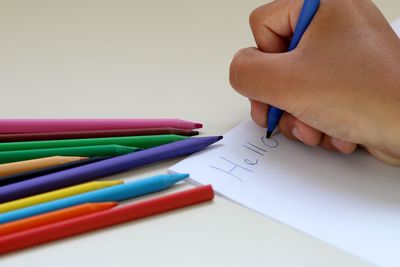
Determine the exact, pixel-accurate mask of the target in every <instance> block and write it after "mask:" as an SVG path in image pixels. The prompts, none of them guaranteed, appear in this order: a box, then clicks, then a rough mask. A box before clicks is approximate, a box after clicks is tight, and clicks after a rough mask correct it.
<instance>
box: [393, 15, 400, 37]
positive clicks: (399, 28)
mask: <svg viewBox="0 0 400 267" xmlns="http://www.w3.org/2000/svg"><path fill="white" fill-rule="evenodd" d="M392 27H393V29H394V31H395V32H396V33H397V35H398V36H399V37H400V18H398V19H397V20H395V21H394V22H393V23H392Z"/></svg>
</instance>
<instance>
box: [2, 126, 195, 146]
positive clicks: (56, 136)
mask: <svg viewBox="0 0 400 267" xmlns="http://www.w3.org/2000/svg"><path fill="white" fill-rule="evenodd" d="M161 134H176V135H184V136H195V135H198V134H199V132H198V131H193V130H185V129H178V128H168V127H166V128H147V129H146V128H144V129H142V128H141V129H121V130H92V131H72V132H49V133H20V134H0V142H21V141H42V140H62V139H80V138H99V137H116V136H142V135H161Z"/></svg>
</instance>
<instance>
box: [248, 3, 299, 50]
mask: <svg viewBox="0 0 400 267" xmlns="http://www.w3.org/2000/svg"><path fill="white" fill-rule="evenodd" d="M302 6H303V1H301V0H297V1H292V0H277V1H273V2H271V3H269V4H266V5H263V6H261V7H259V8H257V9H255V10H254V11H253V12H252V13H251V15H250V19H249V20H250V27H251V30H252V32H253V35H254V39H255V41H256V43H257V46H258V48H259V49H260V50H261V51H263V52H268V53H281V52H287V49H288V45H289V40H290V37H291V36H292V34H293V31H294V28H295V26H296V23H297V19H298V16H299V14H300V11H301V8H302Z"/></svg>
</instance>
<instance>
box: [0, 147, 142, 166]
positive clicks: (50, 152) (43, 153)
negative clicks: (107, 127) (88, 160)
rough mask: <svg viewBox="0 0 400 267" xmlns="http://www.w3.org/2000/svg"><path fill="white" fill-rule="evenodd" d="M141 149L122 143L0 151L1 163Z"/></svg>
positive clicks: (114, 153)
mask: <svg viewBox="0 0 400 267" xmlns="http://www.w3.org/2000/svg"><path fill="white" fill-rule="evenodd" d="M137 150H139V149H138V148H136V147H128V146H120V145H103V146H81V147H60V148H47V149H33V150H16V151H3V152H0V163H8V162H15V161H21V160H28V159H37V158H44V157H50V156H80V157H97V156H98V157H101V156H119V155H123V154H128V153H132V152H135V151H137Z"/></svg>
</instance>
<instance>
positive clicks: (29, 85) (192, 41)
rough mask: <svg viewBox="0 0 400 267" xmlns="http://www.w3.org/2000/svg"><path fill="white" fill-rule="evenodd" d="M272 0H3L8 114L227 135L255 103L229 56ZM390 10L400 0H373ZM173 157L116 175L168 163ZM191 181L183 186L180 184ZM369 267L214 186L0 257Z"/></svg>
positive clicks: (83, 262) (0, 68)
mask: <svg viewBox="0 0 400 267" xmlns="http://www.w3.org/2000/svg"><path fill="white" fill-rule="evenodd" d="M264 2H265V1H261V0H259V1H256V0H246V1H245V0H243V1H228V0H220V1H211V0H204V1H188V0H186V1H183V0H181V1H179V0H170V1H161V0H158V1H155V0H148V1H144V0H142V1H135V0H131V1H128V0H127V1H123V0H117V1H90V0H80V1H55V0H52V1H51V0H48V1H44V0H37V1H20V0H8V1H6V0H1V1H0V38H1V41H0V92H1V98H0V112H1V116H2V117H181V118H185V119H190V120H196V121H201V122H204V124H205V128H204V130H203V132H202V133H203V134H222V133H224V132H225V131H227V130H228V129H230V128H232V127H233V126H234V125H236V124H238V123H240V122H241V121H242V120H244V119H245V118H246V117H247V116H248V114H249V108H248V102H247V100H246V99H243V98H242V97H240V96H238V95H237V94H236V93H234V92H233V91H232V89H231V88H230V86H229V83H228V67H229V63H230V60H231V58H232V55H233V54H234V53H235V51H236V50H238V49H239V48H241V47H246V46H252V45H254V44H253V40H252V36H251V34H250V30H249V27H248V22H247V20H248V14H249V13H250V12H251V10H252V9H254V8H255V7H257V6H259V5H261V4H263V3H264ZM375 2H376V4H377V5H378V6H379V7H380V8H381V10H382V11H383V13H384V14H385V16H386V17H387V18H388V19H389V20H392V19H394V18H396V17H397V16H400V2H398V1H394V0H391V1H389V0H380V1H378V0H376V1H375ZM174 162H176V160H172V161H169V162H166V163H163V164H157V165H155V166H153V167H147V168H142V169H140V170H136V171H132V172H130V173H125V174H121V175H117V176H115V177H113V178H125V179H134V178H136V177H139V176H143V175H149V174H155V173H162V172H164V171H165V170H166V168H167V167H168V166H170V165H172V164H173V163H174ZM184 187H189V186H188V185H184V186H180V187H179V188H178V189H181V188H184ZM34 264H37V265H39V264H40V265H41V266H70V265H71V264H77V266H95V265H96V266H132V265H135V266H216V267H217V266H218V267H220V266H230V267H233V266H238V267H239V266H368V264H366V263H363V262H362V261H361V260H359V259H356V258H354V257H352V256H350V255H347V254H345V253H343V252H341V251H338V250H336V249H334V248H332V247H330V246H328V245H326V244H324V243H322V242H319V241H318V240H315V239H313V238H311V237H308V236H306V235H304V234H302V233H299V232H297V231H295V230H292V229H290V228H288V227H286V226H284V225H282V224H280V223H277V222H275V221H274V220H271V219H269V218H266V217H263V216H261V215H258V214H256V213H254V212H252V211H250V210H247V209H245V208H243V207H240V206H238V205H236V204H233V203H231V202H228V201H226V200H224V199H222V198H219V197H217V198H216V199H215V201H214V202H213V203H209V204H205V205H200V206H197V207H193V208H188V209H185V210H182V211H179V212H173V213H169V214H166V215H162V216H158V217H154V218H149V219H145V220H141V221H138V222H135V223H130V224H126V225H123V226H119V227H115V228H112V229H109V230H106V231H100V232H97V233H95V234H88V235H85V236H80V237H77V238H72V239H68V240H64V241H62V242H57V243H54V244H51V245H46V246H42V247H40V248H35V249H31V250H28V251H25V252H23V253H15V254H13V255H10V256H7V257H4V258H2V260H1V261H0V266H13V267H18V266H36V265H34Z"/></svg>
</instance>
